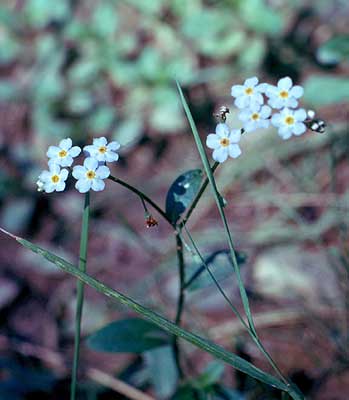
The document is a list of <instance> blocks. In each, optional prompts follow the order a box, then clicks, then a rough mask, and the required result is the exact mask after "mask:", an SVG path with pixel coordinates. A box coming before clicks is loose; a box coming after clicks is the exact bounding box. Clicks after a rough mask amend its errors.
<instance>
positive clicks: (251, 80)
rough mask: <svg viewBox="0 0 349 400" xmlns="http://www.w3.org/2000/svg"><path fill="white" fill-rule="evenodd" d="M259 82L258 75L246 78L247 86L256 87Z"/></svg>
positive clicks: (245, 83)
mask: <svg viewBox="0 0 349 400" xmlns="http://www.w3.org/2000/svg"><path fill="white" fill-rule="evenodd" d="M257 84H258V78H257V77H256V76H254V77H252V78H248V79H246V80H245V82H244V85H245V86H247V87H254V86H256V85H257Z"/></svg>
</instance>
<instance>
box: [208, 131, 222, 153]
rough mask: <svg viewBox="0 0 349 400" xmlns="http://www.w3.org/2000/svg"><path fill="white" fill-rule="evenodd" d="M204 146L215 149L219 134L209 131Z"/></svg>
mask: <svg viewBox="0 0 349 400" xmlns="http://www.w3.org/2000/svg"><path fill="white" fill-rule="evenodd" d="M206 146H207V147H209V148H210V149H216V148H217V147H219V136H218V135H215V134H214V133H210V134H209V135H208V136H207V139H206Z"/></svg>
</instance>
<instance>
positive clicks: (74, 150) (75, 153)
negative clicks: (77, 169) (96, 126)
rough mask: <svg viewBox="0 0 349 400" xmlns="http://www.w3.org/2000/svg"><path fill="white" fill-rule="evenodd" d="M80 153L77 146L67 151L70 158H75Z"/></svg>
mask: <svg viewBox="0 0 349 400" xmlns="http://www.w3.org/2000/svg"><path fill="white" fill-rule="evenodd" d="M80 153H81V149H80V147H79V146H74V147H72V148H71V149H70V150H69V154H70V155H71V156H72V157H77V156H78V155H79V154H80Z"/></svg>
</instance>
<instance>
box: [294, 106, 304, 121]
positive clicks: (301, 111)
mask: <svg viewBox="0 0 349 400" xmlns="http://www.w3.org/2000/svg"><path fill="white" fill-rule="evenodd" d="M294 117H295V118H296V120H297V121H304V120H305V119H306V118H307V113H306V112H305V110H304V109H303V108H300V109H299V110H296V111H295V113H294Z"/></svg>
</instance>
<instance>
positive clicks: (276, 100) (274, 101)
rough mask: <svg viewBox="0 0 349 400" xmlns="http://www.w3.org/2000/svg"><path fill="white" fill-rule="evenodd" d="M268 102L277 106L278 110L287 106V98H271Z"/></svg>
mask: <svg viewBox="0 0 349 400" xmlns="http://www.w3.org/2000/svg"><path fill="white" fill-rule="evenodd" d="M268 103H269V105H270V106H272V107H273V108H276V109H277V110H280V109H281V108H283V107H285V100H283V99H280V97H275V98H273V99H270V100H269V102H268Z"/></svg>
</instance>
